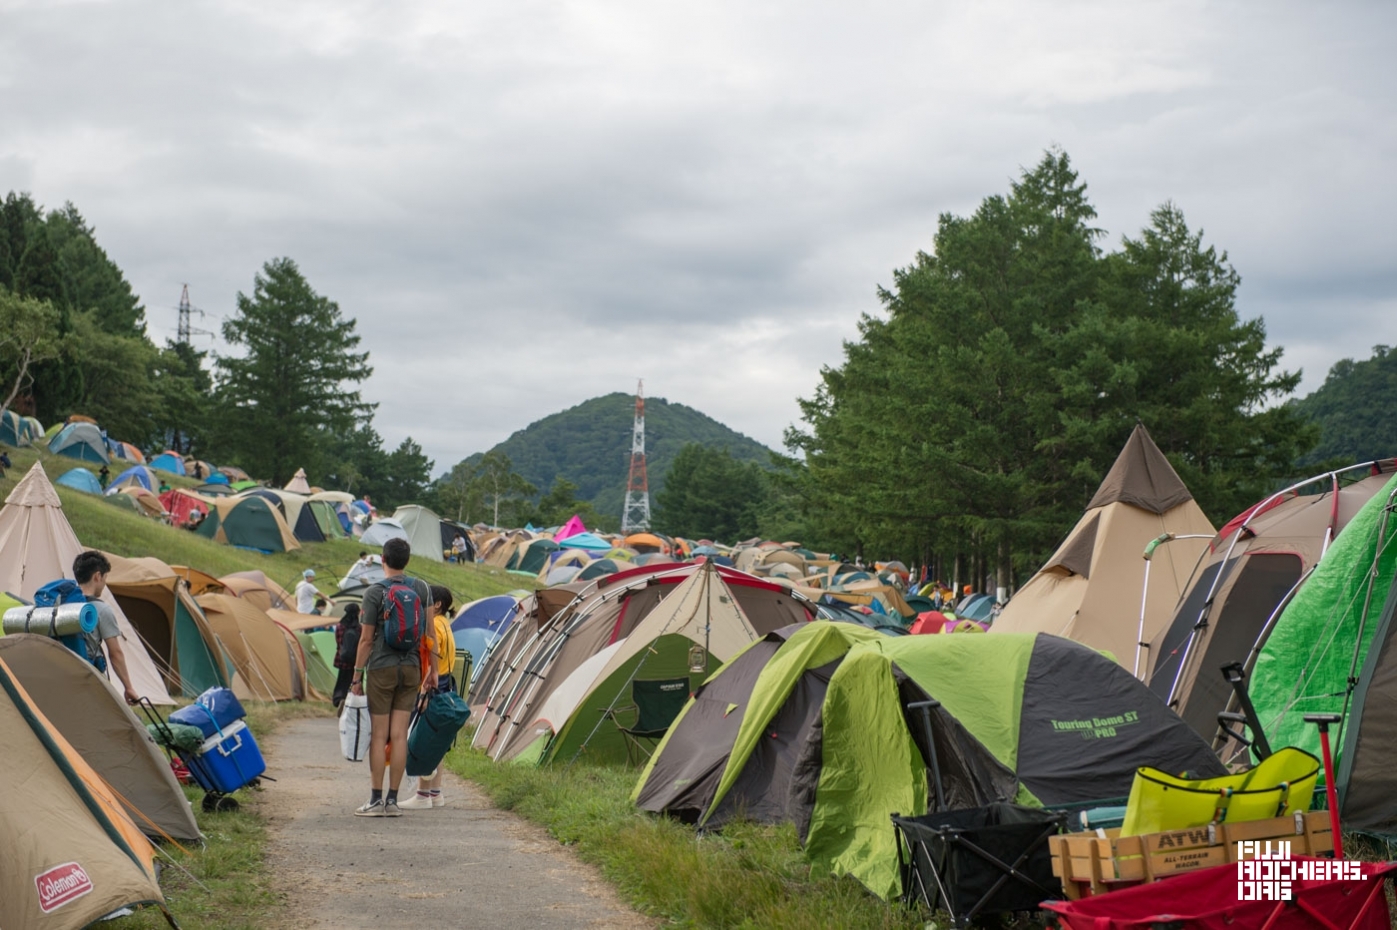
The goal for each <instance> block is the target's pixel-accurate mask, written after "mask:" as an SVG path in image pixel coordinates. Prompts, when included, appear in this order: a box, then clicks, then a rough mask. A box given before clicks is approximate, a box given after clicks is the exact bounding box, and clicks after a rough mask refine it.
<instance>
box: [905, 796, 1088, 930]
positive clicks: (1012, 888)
mask: <svg viewBox="0 0 1397 930" xmlns="http://www.w3.org/2000/svg"><path fill="white" fill-rule="evenodd" d="M892 820H893V828H894V829H895V830H896V831H897V837H898V844H897V857H898V867H899V871H900V873H901V875H902V902H903V903H904V904H906V905H907V906H909V907H911V906H914V905H915V904H917V902H919V901H920V902H921V903H923V904H925V905H926V906H927V908H929V909H930V910H932V911H936V910H944V911H945V912H946V913H947V914H949V915H950V916H951V923H952V926H955V927H964V926H966V925H967V924H969V923H970V922H971V921H972V920H974V919H975V918H976V917H978V916H980V915H982V914H991V913H1005V912H1009V911H1032V910H1037V909H1038V904H1039V902H1040V901H1043V900H1044V899H1046V898H1053V897H1061V895H1062V885H1061V883H1060V882H1059V881H1058V879H1056V878H1054V877H1053V862H1052V855H1051V853H1050V852H1049V849H1048V837H1050V836H1053V835H1055V834H1056V833H1057V832H1058V831H1059V830H1060V829H1061V828H1062V825H1063V822H1064V821H1065V820H1066V815H1065V814H1062V813H1059V812H1055V811H1046V810H1040V809H1038V808H1031V807H1019V806H1018V805H1016V804H1008V803H1004V802H996V803H993V804H989V805H986V806H985V807H971V808H966V809H963V810H953V811H938V812H936V813H933V814H923V815H922V816H920V817H899V816H898V815H896V814H894V815H893V818H892Z"/></svg>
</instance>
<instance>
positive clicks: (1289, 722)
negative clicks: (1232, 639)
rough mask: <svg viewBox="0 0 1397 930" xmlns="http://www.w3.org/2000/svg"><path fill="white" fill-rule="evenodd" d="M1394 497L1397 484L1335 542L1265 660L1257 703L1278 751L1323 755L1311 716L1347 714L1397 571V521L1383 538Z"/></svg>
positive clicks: (1283, 620) (1256, 679) (1260, 663)
mask: <svg viewBox="0 0 1397 930" xmlns="http://www.w3.org/2000/svg"><path fill="white" fill-rule="evenodd" d="M1394 490H1397V476H1394V477H1393V478H1392V479H1391V480H1390V481H1388V483H1387V484H1386V485H1384V487H1383V489H1382V490H1381V491H1379V492H1378V493H1377V494H1376V495H1374V496H1373V498H1372V499H1371V500H1369V501H1368V503H1367V504H1365V505H1364V506H1363V509H1362V510H1360V511H1359V512H1358V514H1357V516H1355V517H1354V518H1353V520H1352V521H1350V522H1349V524H1348V526H1347V527H1345V528H1344V531H1343V532H1342V533H1340V534H1339V536H1338V538H1337V539H1335V540H1334V543H1333V544H1332V545H1331V546H1330V547H1329V551H1328V552H1326V553H1325V555H1324V558H1323V559H1321V560H1320V562H1319V565H1318V566H1317V567H1316V568H1315V570H1314V573H1313V574H1312V575H1311V576H1310V579H1309V580H1308V581H1307V582H1305V584H1304V586H1303V587H1301V588H1300V590H1299V591H1298V592H1297V593H1296V595H1295V598H1294V599H1293V600H1292V601H1291V602H1290V604H1289V605H1287V606H1286V608H1285V611H1284V612H1283V613H1282V614H1281V616H1280V619H1279V620H1277V621H1276V625H1275V629H1274V630H1272V632H1271V635H1270V637H1269V638H1268V639H1267V640H1266V644H1265V645H1264V646H1263V647H1262V649H1261V653H1260V655H1259V656H1258V657H1257V660H1256V669H1255V671H1254V672H1253V673H1252V680H1251V686H1250V693H1251V699H1252V703H1253V704H1254V705H1255V706H1256V713H1257V718H1258V719H1259V720H1260V722H1261V726H1262V729H1263V730H1265V732H1266V738H1267V740H1268V741H1269V742H1270V744H1271V745H1272V746H1273V747H1281V746H1297V747H1299V748H1301V749H1304V750H1306V751H1308V752H1311V753H1314V754H1318V753H1319V751H1320V746H1319V732H1318V730H1317V729H1316V728H1315V726H1314V725H1313V724H1308V723H1305V721H1304V716H1305V714H1320V713H1342V712H1343V711H1344V710H1345V708H1346V707H1347V706H1348V704H1349V701H1348V689H1349V685H1348V682H1349V677H1350V676H1351V675H1352V676H1354V677H1355V678H1357V676H1358V674H1359V672H1360V671H1362V669H1363V663H1364V659H1365V657H1366V656H1367V654H1368V646H1369V645H1370V644H1371V643H1372V640H1373V635H1374V633H1375V632H1376V630H1377V626H1378V617H1379V614H1380V613H1381V611H1382V609H1383V604H1384V602H1385V601H1386V599H1387V593H1388V588H1389V587H1390V586H1391V584H1392V576H1393V573H1394V571H1397V540H1395V539H1394V537H1395V536H1397V521H1394V520H1390V519H1389V523H1388V525H1387V527H1386V538H1385V539H1382V540H1380V538H1379V534H1380V532H1381V531H1382V529H1383V514H1384V510H1385V509H1386V507H1387V505H1388V499H1389V496H1390V495H1391V494H1392V493H1393V491H1394ZM1380 544H1381V548H1379V547H1380Z"/></svg>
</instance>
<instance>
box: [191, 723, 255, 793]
mask: <svg viewBox="0 0 1397 930" xmlns="http://www.w3.org/2000/svg"><path fill="white" fill-rule="evenodd" d="M185 764H186V765H188V766H189V773H190V774H191V775H193V776H194V779H195V780H196V781H198V782H199V787H201V788H203V789H204V790H205V791H210V792H212V791H216V792H218V793H219V794H232V793H233V792H234V791H237V790H238V789H239V788H241V787H243V786H244V785H246V784H248V783H249V782H251V781H252V780H253V779H255V778H257V777H258V776H259V775H261V774H262V773H263V772H265V771H266V770H267V763H266V762H264V761H263V760H262V751H261V750H260V749H258V748H257V741H256V740H255V739H253V738H252V731H251V730H249V729H248V728H247V723H246V722H245V721H242V720H239V721H237V722H236V723H234V724H233V725H232V726H231V727H227V728H225V729H223V730H221V731H219V732H218V733H216V734H214V735H213V736H210V737H209V738H208V739H206V740H204V745H202V746H200V747H199V751H198V752H197V753H194V754H193V755H192V756H191V757H190V759H189V760H188V761H187V762H186V763H185Z"/></svg>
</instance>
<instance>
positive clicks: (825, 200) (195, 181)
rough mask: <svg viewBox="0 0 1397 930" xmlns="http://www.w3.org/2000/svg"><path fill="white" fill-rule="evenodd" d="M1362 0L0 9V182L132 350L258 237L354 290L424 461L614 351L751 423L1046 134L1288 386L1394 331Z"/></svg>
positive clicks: (603, 368)
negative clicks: (1205, 254) (1160, 216)
mask: <svg viewBox="0 0 1397 930" xmlns="http://www.w3.org/2000/svg"><path fill="white" fill-rule="evenodd" d="M1394 26H1397V5H1394V4H1390V3H1378V2H1375V3H1371V4H1359V3H1353V4H1339V3H1335V4H1311V3H1279V2H1265V3H1261V2H1258V3H1252V4H1240V3H1203V2H1158V3H1143V2H1132V3H1119V2H1078V3H1065V2H1058V3H1043V2H1039V0H1028V2H1018V3H1013V2H1002V3H987V2H976V3H968V2H967V3H927V2H925V0H922V2H907V3H896V2H888V3H859V4H854V3H840V4H831V3H818V2H811V0H803V2H779V0H770V2H757V0H742V2H711V0H710V2H707V3H700V4H688V5H684V6H682V7H681V6H680V5H678V4H666V3H655V2H653V0H652V2H593V3H579V4H555V3H540V2H533V0H504V2H499V0H476V2H471V3H460V2H441V3H404V2H394V3H372V2H346V0H324V2H306V3H300V2H289V0H282V2H275V3H274V2H249V0H240V2H212V0H208V2H197V0H195V2H185V3H178V4H171V3H168V2H153V0H149V2H141V0H136V2H74V3H59V2H55V0H35V2H18V3H17V2H10V0H0V194H2V193H3V192H4V191H6V190H11V189H18V190H26V191H29V192H31V193H32V194H33V195H34V196H35V198H36V199H37V200H38V201H39V202H41V203H42V204H44V205H46V206H49V207H56V206H59V205H61V204H62V202H63V201H65V200H71V201H73V202H74V203H75V204H76V205H77V206H78V207H79V209H80V210H81V211H82V212H83V214H84V215H85V216H86V217H87V219H88V220H89V222H91V223H92V224H93V225H95V227H96V228H97V233H98V239H99V241H100V242H101V243H102V244H103V245H104V246H105V247H106V249H107V251H108V252H109V253H110V254H111V256H112V257H113V258H114V259H115V260H116V262H117V263H118V264H119V265H120V266H121V267H122V268H123V269H124V270H125V272H126V273H127V275H128V277H129V278H130V279H131V281H132V283H133V285H134V286H135V288H136V290H137V291H138V292H139V293H140V294H141V296H142V298H143V300H144V302H145V305H146V314H147V319H148V328H149V331H150V332H151V335H152V336H153V337H154V338H156V339H157V340H159V341H163V339H165V338H167V337H169V336H172V335H173V334H174V328H175V310H174V306H175V303H176V302H177V300H178V297H179V293H180V285H181V284H183V283H186V282H187V283H188V284H189V286H190V292H191V295H192V297H193V300H194V303H195V304H196V305H197V306H199V307H202V308H203V309H204V310H206V311H208V312H209V313H210V314H211V315H210V316H209V317H207V318H206V319H204V320H203V326H204V328H206V329H210V330H216V329H217V328H218V323H219V322H220V321H219V318H218V317H219V315H225V314H228V313H230V312H232V308H233V306H234V296H235V294H236V292H237V291H239V290H241V291H244V292H250V291H251V288H252V278H253V275H254V273H255V272H256V271H257V270H258V269H259V268H260V267H261V265H262V263H263V262H265V261H266V260H267V259H269V258H272V257H275V256H281V255H287V256H290V257H292V258H294V259H295V260H296V261H297V262H298V263H299V264H300V266H301V269H302V271H303V272H304V273H305V274H306V276H307V278H308V279H309V280H310V282H311V284H312V286H314V287H315V288H316V289H317V290H318V291H319V292H321V293H323V294H325V295H327V296H329V297H331V298H333V299H335V300H337V301H338V302H339V304H340V307H341V309H342V311H343V312H344V313H345V314H346V315H348V316H352V317H355V318H357V319H358V321H359V328H360V330H361V331H362V332H363V333H364V335H365V337H366V339H365V341H366V344H367V346H368V347H369V348H370V349H371V351H372V353H373V359H372V361H373V365H374V367H375V372H374V375H373V377H372V378H371V379H370V380H369V381H368V382H367V384H366V385H365V388H364V393H365V395H366V397H367V399H369V400H373V401H377V402H379V403H380V408H379V415H378V417H377V427H378V429H379V431H380V432H381V433H382V434H383V435H384V436H385V438H386V439H387V440H388V442H389V443H390V444H396V443H397V441H398V440H400V439H401V438H402V437H403V436H405V435H408V434H411V435H412V436H413V437H415V438H416V439H417V440H418V441H420V442H421V443H422V444H423V446H424V447H425V449H426V451H427V453H428V455H430V456H431V457H432V458H434V459H435V460H436V462H437V469H438V471H440V470H443V469H444V468H446V467H448V466H449V465H450V464H452V463H454V462H455V461H457V460H458V459H460V458H462V457H464V456H465V455H468V454H469V453H471V452H475V451H479V450H483V449H486V448H488V447H490V446H491V445H493V444H494V443H496V442H498V441H499V440H501V439H503V438H505V437H506V436H508V435H509V434H510V433H511V432H513V431H514V430H516V429H519V428H521V427H523V426H525V425H526V424H528V423H529V422H531V421H533V420H535V419H538V418H540V417H542V416H545V415H547V414H549V413H552V412H555V411H558V410H561V409H564V408H566V407H569V406H572V405H573V404H575V403H577V402H580V401H582V400H584V399H586V398H588V397H592V396H595V395H597V394H602V393H606V392H609V391H617V390H620V391H631V390H633V389H634V387H635V380H636V378H638V377H644V378H645V379H646V386H647V392H648V393H650V394H652V395H658V396H663V397H667V398H668V399H670V400H673V401H678V402H682V403H685V404H689V405H690V406H693V407H696V408H698V409H700V410H703V411H704V412H706V413H709V414H711V415H712V416H715V417H717V418H718V419H720V420H722V421H724V422H726V423H727V424H729V425H730V426H732V427H734V428H735V429H738V430H740V431H742V432H744V433H747V434H748V435H751V436H753V437H754V438H756V439H758V440H760V441H762V442H765V443H767V444H769V445H772V446H779V444H780V439H781V432H782V430H783V428H784V427H785V426H787V425H788V424H790V423H791V422H793V421H794V420H795V419H796V418H797V416H798V412H797V408H796V403H795V399H796V398H797V397H799V396H808V395H809V394H810V393H811V392H812V390H813V389H814V386H815V384H816V381H817V378H818V371H819V368H820V366H821V365H824V364H837V363H838V362H839V360H840V358H841V350H840V343H841V340H843V339H847V338H850V337H852V336H853V335H854V334H855V326H856V322H857V319H858V315H859V314H860V313H861V312H876V311H877V309H878V303H877V300H876V296H875V289H876V287H877V285H879V284H887V283H889V282H890V280H891V272H892V269H894V268H896V267H900V266H903V265H906V264H908V263H909V262H910V261H911V259H912V257H913V255H914V253H915V252H916V250H918V249H919V248H929V247H930V241H931V236H932V234H933V232H934V230H935V224H936V218H937V215H938V214H939V213H941V212H945V211H951V212H962V213H963V212H967V211H970V210H972V209H973V208H974V207H975V205H976V203H977V202H978V201H979V200H980V199H981V198H983V197H984V196H986V195H988V194H992V193H998V192H1002V191H1004V190H1006V189H1007V186H1008V183H1009V181H1010V179H1011V178H1012V177H1013V176H1014V175H1015V174H1016V173H1017V172H1018V170H1019V168H1020V167H1021V166H1025V165H1031V164H1033V163H1034V162H1036V161H1037V159H1038V158H1039V157H1040V155H1041V153H1042V151H1043V150H1044V149H1045V148H1047V147H1049V146H1051V145H1060V146H1062V147H1063V148H1064V149H1066V151H1067V152H1068V153H1069V154H1070V155H1071V156H1072V158H1073V160H1074V161H1075V163H1076V165H1077V167H1078V170H1079V171H1080V172H1081V174H1082V177H1083V179H1084V180H1086V181H1087V183H1088V184H1089V185H1090V196H1091V197H1092V199H1093V200H1094V202H1095V203H1096V205H1097V208H1098V210H1099V211H1100V223H1099V225H1101V226H1102V227H1104V228H1105V229H1106V230H1108V231H1109V234H1110V240H1109V242H1108V245H1109V244H1113V243H1115V242H1118V241H1119V238H1120V236H1121V235H1122V234H1134V233H1135V232H1136V231H1137V230H1138V229H1139V228H1140V227H1141V226H1142V225H1144V224H1145V223H1146V222H1147V219H1148V213H1149V210H1150V209H1151V208H1153V207H1154V206H1156V205H1158V204H1159V203H1161V202H1162V201H1164V200H1166V199H1172V200H1174V201H1175V202H1177V203H1178V204H1179V205H1180V206H1181V207H1182V208H1183V210H1184V212H1185V215H1186V216H1187V217H1188V219H1189V222H1190V223H1191V224H1192V225H1194V226H1195V227H1200V226H1201V227H1202V228H1203V229H1204V230H1205V231H1206V236H1207V240H1208V241H1209V242H1211V243H1213V244H1216V245H1218V246H1220V247H1222V248H1224V249H1226V250H1227V251H1228V252H1229V253H1230V256H1231V260H1232V262H1233V264H1234V265H1235V266H1236V267H1237V269H1238V271H1239V272H1240V273H1241V275H1242V280H1243V284H1242V290H1241V296H1240V308H1241V310H1242V312H1243V314H1244V315H1246V316H1263V317H1264V318H1265V320H1266V323H1267V326H1268V329H1269V332H1270V335H1271V338H1272V340H1273V341H1274V342H1277V343H1280V344H1282V345H1284V346H1285V347H1286V356H1285V361H1286V363H1287V365H1288V367H1291V368H1295V367H1303V368H1304V370H1305V382H1304V385H1303V388H1302V390H1310V389H1312V388H1314V387H1315V386H1317V385H1318V384H1319V383H1320V382H1321V381H1322V380H1323V378H1324V374H1325V372H1326V371H1327V369H1328V367H1329V366H1330V365H1331V364H1332V363H1333V362H1334V361H1336V360H1338V359H1339V358H1342V357H1345V356H1357V357H1366V356H1367V355H1368V352H1369V349H1370V347H1371V346H1372V345H1374V344H1376V343H1389V344H1391V343H1397V259H1395V258H1394V256H1397V231H1394V230H1397V223H1394V218H1397V193H1394V191H1397V186H1394V182H1393V178H1394V177H1397V120H1394V115H1397V114H1394V92H1397V55H1394V54H1393V52H1392V48H1393V40H1394V37H1397V29H1394ZM195 325H196V326H197V325H200V321H199V320H198V319H197V318H196V320H195ZM200 345H201V346H203V347H209V348H214V349H219V348H221V347H222V343H221V340H215V339H210V338H207V337H205V338H203V339H202V340H201V341H200ZM617 442H618V446H624V445H625V443H626V442H627V438H626V437H624V436H623V437H618V439H617Z"/></svg>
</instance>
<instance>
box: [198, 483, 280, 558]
mask: <svg viewBox="0 0 1397 930" xmlns="http://www.w3.org/2000/svg"><path fill="white" fill-rule="evenodd" d="M211 505H212V506H210V507H209V515H208V517H207V518H206V519H205V520H204V522H203V523H201V524H200V525H199V529H198V533H199V535H200V536H203V537H205V538H206V539H213V540H216V541H218V542H223V543H227V544H228V545H230V546H240V547H242V548H244V549H257V550H259V551H262V552H289V551H291V550H293V549H299V548H301V544H300V543H299V542H297V541H296V537H295V535H293V534H292V532H291V528H290V527H288V526H287V525H286V519H285V518H284V517H282V515H281V510H280V509H279V508H278V507H277V506H276V505H275V504H273V503H271V502H270V501H267V500H264V499H262V498H260V497H257V496H255V495H253V496H239V497H223V498H218V499H216V500H213V501H211Z"/></svg>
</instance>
